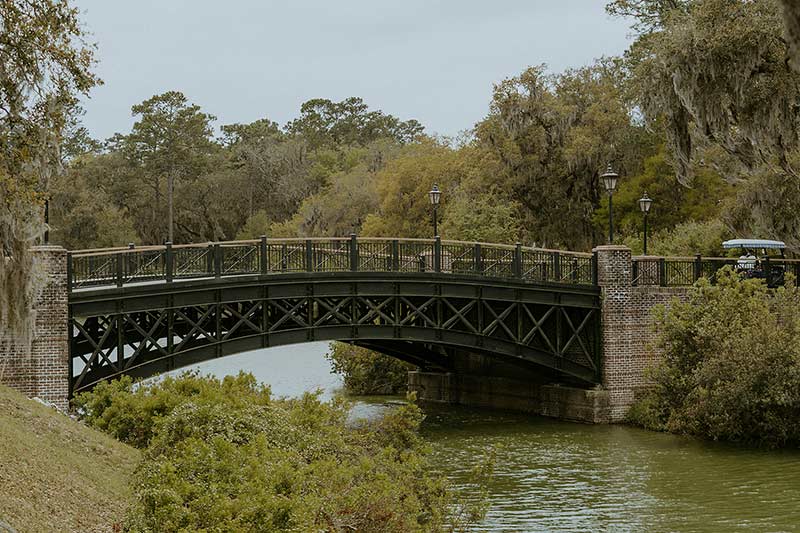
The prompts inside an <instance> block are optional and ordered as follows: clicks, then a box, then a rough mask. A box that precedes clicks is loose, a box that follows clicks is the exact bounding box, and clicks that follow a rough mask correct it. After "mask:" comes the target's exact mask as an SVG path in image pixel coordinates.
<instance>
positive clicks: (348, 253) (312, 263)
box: [68, 235, 596, 290]
mask: <svg viewBox="0 0 800 533" xmlns="http://www.w3.org/2000/svg"><path fill="white" fill-rule="evenodd" d="M341 271H362V272H436V273H457V274H469V275H476V276H481V277H489V278H516V279H519V280H521V281H523V282H531V283H538V282H546V283H568V284H579V285H595V284H596V259H595V257H594V255H593V254H588V253H583V252H570V251H561V250H549V249H544V248H533V247H525V246H522V245H521V244H516V245H507V244H491V243H482V242H464V241H443V240H441V239H439V238H438V237H437V238H435V239H401V238H397V239H394V238H382V237H356V236H355V235H351V236H350V237H310V238H270V239H268V238H266V237H262V238H261V239H257V240H256V239H249V240H239V241H224V242H209V243H192V244H179V245H172V244H170V243H167V244H165V245H148V246H134V245H131V246H129V247H121V248H107V249H93V250H75V251H72V252H69V254H68V283H69V287H70V290H73V289H78V288H84V287H98V286H109V285H111V286H114V285H115V286H117V287H121V286H123V285H126V284H130V283H137V282H153V281H165V282H167V283H171V282H173V281H175V280H176V279H191V278H220V277H225V276H234V275H243V274H262V275H263V274H274V273H286V272H341Z"/></svg>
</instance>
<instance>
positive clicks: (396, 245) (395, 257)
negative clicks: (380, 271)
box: [392, 239, 400, 272]
mask: <svg viewBox="0 0 800 533" xmlns="http://www.w3.org/2000/svg"><path fill="white" fill-rule="evenodd" d="M399 271H400V241H398V240H397V239H393V240H392V272H399Z"/></svg>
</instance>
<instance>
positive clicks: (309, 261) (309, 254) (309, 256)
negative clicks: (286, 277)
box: [305, 239, 314, 272]
mask: <svg viewBox="0 0 800 533" xmlns="http://www.w3.org/2000/svg"><path fill="white" fill-rule="evenodd" d="M305 263H306V272H313V271H314V245H313V243H312V242H311V240H310V239H306V261H305Z"/></svg>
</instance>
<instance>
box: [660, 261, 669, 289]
mask: <svg viewBox="0 0 800 533" xmlns="http://www.w3.org/2000/svg"><path fill="white" fill-rule="evenodd" d="M658 284H659V285H660V286H662V287H666V286H667V261H666V259H664V258H663V257H662V258H660V259H659V260H658Z"/></svg>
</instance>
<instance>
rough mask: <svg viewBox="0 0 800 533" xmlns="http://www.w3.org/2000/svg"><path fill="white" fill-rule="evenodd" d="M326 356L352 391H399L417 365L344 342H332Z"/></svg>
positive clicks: (352, 392)
mask: <svg viewBox="0 0 800 533" xmlns="http://www.w3.org/2000/svg"><path fill="white" fill-rule="evenodd" d="M325 357H326V358H327V359H328V361H330V363H331V368H332V370H333V372H334V373H336V374H339V375H340V376H342V379H343V380H344V388H345V390H346V391H347V392H348V393H349V394H360V395H367V394H398V393H401V392H404V391H405V390H406V388H407V386H408V371H409V370H412V369H413V368H414V366H412V365H410V364H408V363H405V362H403V361H400V360H399V359H395V358H394V357H389V356H388V355H383V354H381V353H378V352H375V351H373V350H369V349H367V348H362V347H360V346H354V345H352V344H347V343H344V342H333V343H331V345H330V349H329V350H328V353H327V354H326V355H325Z"/></svg>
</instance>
